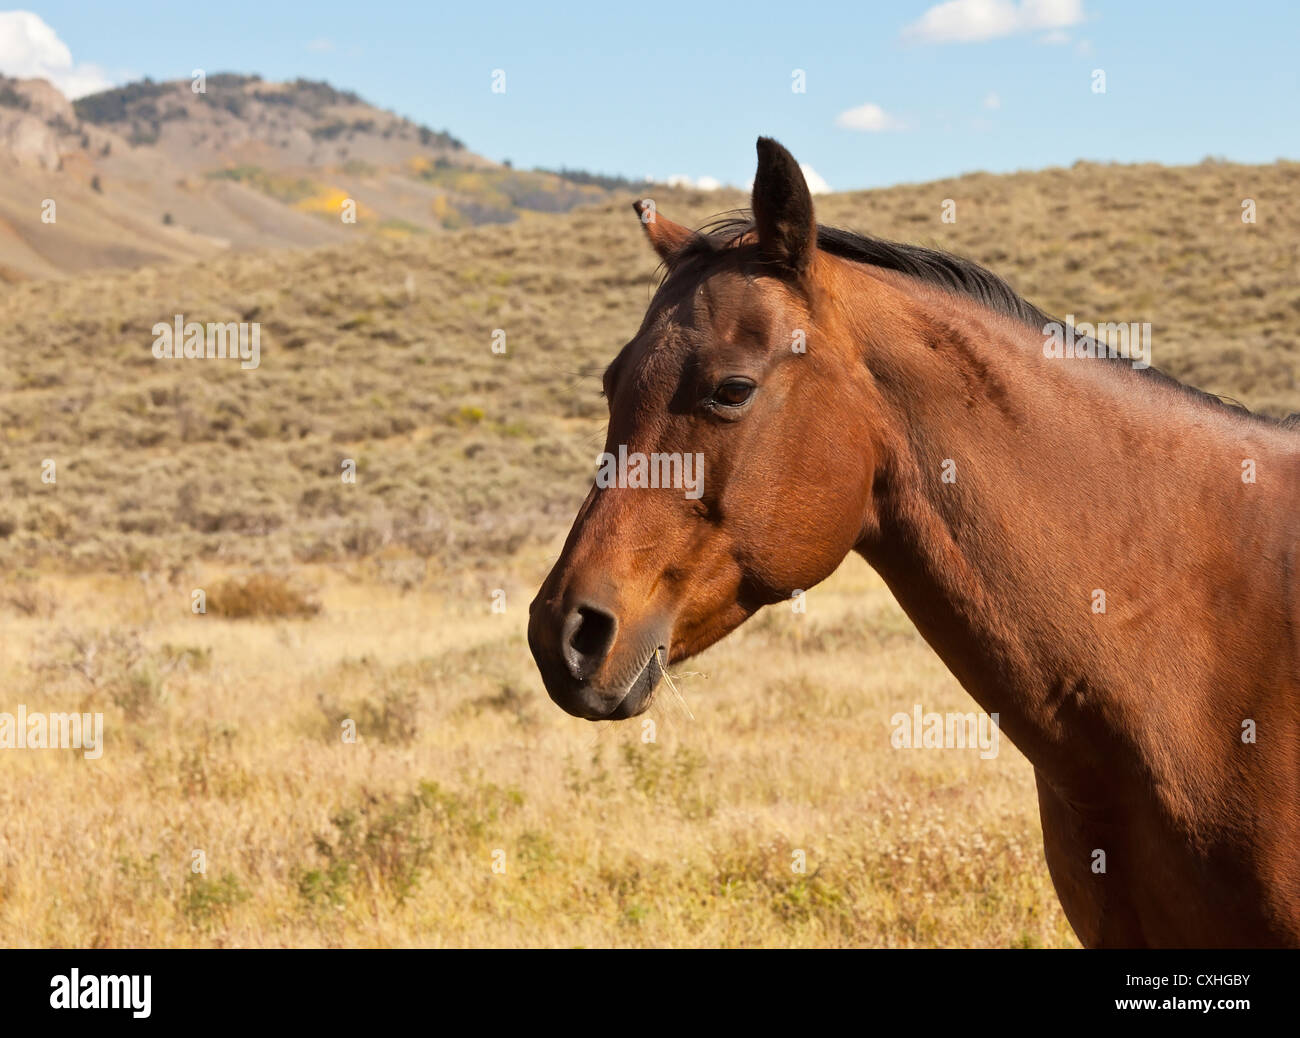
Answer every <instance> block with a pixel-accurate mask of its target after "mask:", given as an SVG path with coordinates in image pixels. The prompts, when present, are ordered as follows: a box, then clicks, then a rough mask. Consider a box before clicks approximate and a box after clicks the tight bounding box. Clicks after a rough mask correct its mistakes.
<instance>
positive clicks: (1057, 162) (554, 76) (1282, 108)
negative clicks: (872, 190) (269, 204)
mask: <svg viewBox="0 0 1300 1038" xmlns="http://www.w3.org/2000/svg"><path fill="white" fill-rule="evenodd" d="M554 7H555V8H558V7H562V8H563V10H562V11H561V10H556V9H554V8H553V6H552V5H550V4H545V5H544V4H540V3H537V2H536V0H531V2H525V3H515V2H512V0H493V2H492V3H490V4H487V3H481V2H480V3H466V2H464V0H459V2H457V3H454V4H443V3H438V2H417V0H408V2H405V3H386V2H382V0H368V2H367V3H365V4H361V5H357V4H355V3H343V2H339V0H313V3H311V4H310V5H308V4H303V3H292V4H291V3H270V2H266V0H261V2H256V3H250V2H247V0H223V2H222V3H220V4H194V3H180V2H173V3H158V2H148V3H145V2H138V0H136V2H132V0H124V2H121V3H112V4H108V3H97V2H92V0H80V2H64V0H49V2H44V3H41V4H39V5H37V6H34V7H31V8H28V9H26V12H25V13H21V14H19V13H12V12H8V13H0V71H2V72H5V73H7V74H9V75H22V76H30V75H45V76H46V77H47V78H51V79H52V80H53V81H55V82H56V84H57V85H59V86H60V87H61V88H62V89H64V91H65V93H69V94H79V93H86V92H89V91H93V90H94V89H97V88H101V87H104V86H108V85H112V84H119V83H124V82H129V81H130V80H133V79H139V78H142V77H144V76H150V77H151V78H153V79H155V80H162V79H175V78H186V79H188V78H189V77H190V76H191V74H192V72H193V71H194V70H195V69H203V70H204V71H205V72H207V73H208V74H211V73H213V72H223V71H229V72H245V73H258V74H260V75H261V76H262V77H263V78H266V79H276V80H278V79H293V78H297V77H299V76H302V77H306V78H310V79H324V80H327V81H329V82H330V83H331V84H333V85H335V86H337V87H339V88H342V89H350V90H355V91H356V92H357V93H359V94H360V95H361V96H362V97H364V98H365V99H366V100H368V101H370V102H372V103H374V104H377V105H379V106H380V107H382V108H388V109H392V110H393V111H396V112H398V113H399V114H401V115H405V116H409V117H410V118H412V119H415V120H416V121H418V122H422V123H425V124H427V125H429V126H431V127H432V128H434V129H438V130H441V129H446V130H449V131H450V132H451V133H452V134H454V135H455V136H456V137H458V138H460V139H461V140H463V141H464V142H465V144H466V145H467V146H468V147H469V148H470V149H472V150H473V151H476V152H479V153H480V154H483V155H486V156H488V157H489V158H492V159H496V160H498V161H501V160H505V159H509V160H511V161H512V162H513V163H514V165H515V166H517V167H525V168H531V167H535V166H543V167H548V168H556V167H560V166H568V167H571V168H580V169H586V170H590V171H593V172H599V173H615V174H621V175H624V176H628V177H641V176H650V177H652V178H654V179H657V180H663V179H667V178H669V177H674V176H676V177H684V178H686V179H687V180H689V181H691V182H695V183H702V184H705V185H708V184H711V183H714V182H721V183H728V184H735V185H739V186H742V187H743V186H745V185H747V184H748V183H749V182H750V179H751V178H752V176H753V166H754V139H755V138H756V137H757V136H759V135H765V136H772V137H776V138H777V139H778V140H780V141H781V142H782V143H783V144H785V145H786V146H787V147H788V148H790V150H791V151H792V152H793V153H794V154H795V156H796V157H797V158H798V159H799V160H800V161H801V162H802V163H804V164H805V168H806V171H807V172H808V173H809V180H810V182H812V183H814V184H815V185H816V186H819V187H820V186H827V187H829V188H831V189H834V190H851V189H859V188H867V187H880V186H885V185H889V184H896V183H902V182H908V181H925V180H933V179H937V178H941V177H948V176H955V175H958V174H961V173H966V172H971V171H975V170H988V171H990V172H1006V171H1012V170H1018V169H1041V168H1044V167H1048V166H1062V165H1066V166H1068V165H1070V164H1072V163H1073V162H1075V161H1076V160H1078V159H1089V160H1096V161H1118V162H1138V161H1156V162H1162V163H1168V164H1179V163H1192V162H1199V161H1200V160H1201V159H1203V158H1205V157H1206V156H1216V157H1223V158H1227V159H1231V160H1234V161H1239V162H1271V161H1273V160H1274V159H1277V158H1296V157H1297V153H1300V134H1297V130H1300V63H1297V61H1296V60H1295V55H1294V50H1295V47H1296V44H1297V40H1300V31H1298V30H1300V4H1298V3H1295V2H1294V0H1275V2H1268V0H1239V2H1236V3H1233V4H1231V5H1228V4H1224V3H1222V2H1221V0H1220V2H1200V0H1191V2H1158V0H1150V2H1141V3H1138V2H1135V0H949V2H945V3H941V4H934V3H927V2H905V0H900V2H890V3H864V2H861V0H855V2H852V3H847V2H844V3H835V4H822V3H817V2H815V0H814V2H809V3H791V2H790V0H781V2H767V0H749V2H747V3H745V4H706V3H701V2H699V0H696V2H694V3H677V2H658V3H655V4H648V5H638V4H615V3H610V2H609V0H600V2H599V3H591V2H587V0H574V2H571V3H567V4H562V5H554ZM548 8H549V9H548ZM1098 72H1100V73H1102V74H1104V87H1105V90H1104V92H1100V91H1098V90H1097V89H1096V87H1097V84H1098ZM494 85H495V87H496V89H494ZM502 86H504V89H501V87H502ZM800 86H802V87H803V89H802V90H799V89H797V88H798V87H800Z"/></svg>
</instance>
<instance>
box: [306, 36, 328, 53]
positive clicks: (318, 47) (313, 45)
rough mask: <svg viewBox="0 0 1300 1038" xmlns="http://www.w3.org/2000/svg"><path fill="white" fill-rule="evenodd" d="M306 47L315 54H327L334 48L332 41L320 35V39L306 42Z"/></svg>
mask: <svg viewBox="0 0 1300 1038" xmlns="http://www.w3.org/2000/svg"><path fill="white" fill-rule="evenodd" d="M307 49H308V50H310V51H314V52H315V53H317V54H328V53H329V52H330V51H332V50H333V49H334V41H333V40H327V39H325V38H323V37H322V38H321V39H318V40H312V41H311V42H309V43H308V44H307Z"/></svg>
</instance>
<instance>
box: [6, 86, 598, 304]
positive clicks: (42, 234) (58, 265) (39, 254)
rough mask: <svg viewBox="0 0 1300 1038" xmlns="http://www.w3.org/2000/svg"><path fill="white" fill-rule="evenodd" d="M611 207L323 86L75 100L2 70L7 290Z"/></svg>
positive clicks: (556, 179)
mask: <svg viewBox="0 0 1300 1038" xmlns="http://www.w3.org/2000/svg"><path fill="white" fill-rule="evenodd" d="M606 195H607V191H606V190H605V189H604V188H603V187H601V186H599V185H596V184H591V183H579V182H577V181H575V180H572V179H569V178H567V177H564V176H560V175H556V174H553V173H546V172H540V171H522V170H514V169H511V168H509V167H506V166H501V165H498V164H497V163H494V162H491V161H490V160H488V159H485V158H483V157H482V156H479V155H476V154H474V153H473V152H471V151H469V150H468V149H467V148H466V147H465V146H464V145H463V144H462V143H461V142H460V141H459V140H457V139H456V138H454V137H452V136H451V135H450V134H449V133H447V132H445V131H436V130H433V129H430V128H429V127H427V126H421V125H418V124H416V123H414V122H412V121H410V120H409V119H404V118H402V117H400V116H398V115H395V114H393V113H392V112H387V111H383V110H381V109H378V108H376V107H374V106H372V105H370V104H367V103H366V102H365V101H363V100H362V99H361V98H360V97H358V96H357V95H356V94H353V93H350V92H347V91H341V90H337V89H335V88H334V87H332V86H330V85H329V84H327V83H319V82H312V81H308V80H297V81H295V82H292V83H270V82H265V81H263V80H262V79H260V78H259V77H257V76H240V75H228V74H220V75H211V76H208V77H207V78H206V79H205V80H202V81H190V80H184V81H177V82H169V83H154V82H151V81H149V80H145V81H143V82H139V83H132V84H129V85H128V86H125V87H121V88H119V89H115V90H110V91H106V92H104V93H100V94H93V95H91V96H89V97H84V98H81V99H80V100H78V101H77V102H75V103H69V102H68V101H67V100H66V99H65V98H64V97H63V95H62V94H60V93H59V92H58V91H57V90H56V89H55V88H54V87H52V86H51V85H50V84H49V83H47V82H45V81H44V80H17V79H10V78H6V77H2V76H0V280H3V281H17V280H22V279H25V278H29V277H45V276H52V275H58V274H63V273H72V272H79V271H84V270H90V269H96V268H104V267H134V266H141V265H145V264H150V263H157V262H165V261H171V260H187V259H196V258H200V257H202V256H205V255H209V254H211V253H214V252H219V251H223V250H227V249H233V250H242V249H249V248H266V247H282V246H307V245H324V244H329V243H330V242H341V241H347V240H355V231H356V230H358V229H360V230H361V231H363V232H365V233H368V234H371V235H375V236H383V237H389V238H404V237H407V236H410V235H419V234H436V233H439V232H441V231H444V230H448V229H456V228H460V227H466V226H472V225H475V224H483V223H509V222H511V221H513V220H515V219H517V218H518V217H519V216H520V215H521V214H522V213H524V212H529V211H540V212H564V211H567V210H569V209H571V208H573V207H574V206H575V205H579V204H581V203H584V202H590V201H595V200H599V199H602V198H604V197H606ZM51 202H53V206H51V204H50V203H51ZM353 217H354V218H355V223H351V222H349V220H350V219H351V218H353Z"/></svg>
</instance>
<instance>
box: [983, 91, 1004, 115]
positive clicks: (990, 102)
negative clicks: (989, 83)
mask: <svg viewBox="0 0 1300 1038" xmlns="http://www.w3.org/2000/svg"><path fill="white" fill-rule="evenodd" d="M984 107H985V108H988V109H992V110H993V111H996V110H997V109H999V108H1001V107H1002V98H1000V97H998V94H997V91H996V90H990V91H989V93H988V96H987V97H985V98H984Z"/></svg>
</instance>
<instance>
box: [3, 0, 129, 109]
mask: <svg viewBox="0 0 1300 1038" xmlns="http://www.w3.org/2000/svg"><path fill="white" fill-rule="evenodd" d="M0 72H3V73H5V74H6V75H9V76H15V77H17V78H19V79H33V78H39V79H48V80H49V81H50V82H51V83H53V84H54V85H55V86H56V87H58V88H59V89H60V90H62V91H63V93H64V95H65V96H67V97H68V98H70V99H71V98H78V97H83V96H85V95H86V94H93V93H95V92H96V91H97V90H107V89H108V88H109V87H111V86H112V85H113V84H112V82H111V81H110V80H109V78H108V76H107V75H105V74H104V71H103V69H101V68H100V67H99V66H98V65H90V64H86V63H85V62H83V63H81V64H73V61H72V52H71V51H70V50H68V46H67V44H66V43H64V42H63V41H62V40H61V39H59V37H58V34H57V33H55V31H54V30H53V29H51V28H50V27H49V26H48V25H46V24H45V22H44V21H43V20H42V19H41V17H40V16H39V15H35V14H32V13H31V12H30V11H0Z"/></svg>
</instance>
